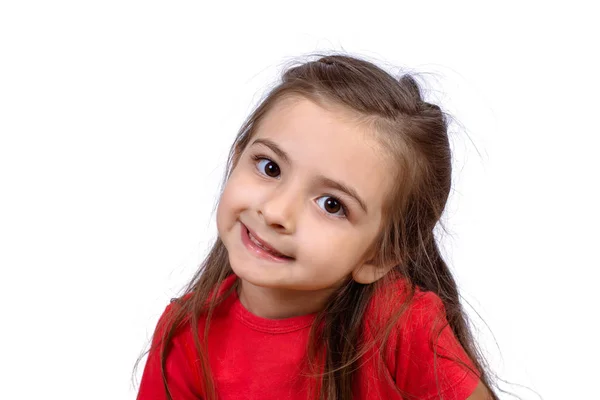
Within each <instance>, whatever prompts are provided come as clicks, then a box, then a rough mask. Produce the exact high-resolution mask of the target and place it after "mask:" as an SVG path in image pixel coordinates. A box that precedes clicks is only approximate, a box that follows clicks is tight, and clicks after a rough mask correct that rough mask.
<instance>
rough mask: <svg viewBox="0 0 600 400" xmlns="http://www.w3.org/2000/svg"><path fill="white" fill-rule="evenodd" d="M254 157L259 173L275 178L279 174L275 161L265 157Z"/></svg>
mask: <svg viewBox="0 0 600 400" xmlns="http://www.w3.org/2000/svg"><path fill="white" fill-rule="evenodd" d="M254 159H255V160H256V161H258V162H257V164H256V168H257V169H258V171H259V172H260V173H261V174H263V175H266V176H268V177H270V178H277V177H278V176H279V175H280V174H281V171H280V170H279V165H277V163H275V162H274V161H272V160H269V159H268V158H265V157H255V158H254Z"/></svg>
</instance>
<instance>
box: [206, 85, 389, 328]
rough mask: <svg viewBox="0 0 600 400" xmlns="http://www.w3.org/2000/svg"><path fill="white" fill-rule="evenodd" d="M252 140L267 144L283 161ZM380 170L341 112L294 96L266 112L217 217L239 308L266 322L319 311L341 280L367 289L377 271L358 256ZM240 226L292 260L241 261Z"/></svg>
mask: <svg viewBox="0 0 600 400" xmlns="http://www.w3.org/2000/svg"><path fill="white" fill-rule="evenodd" d="M256 140H259V142H260V141H269V143H273V144H275V145H276V146H277V147H278V148H279V149H281V151H283V152H285V153H286V156H287V157H282V156H281V154H277V153H276V152H275V151H273V149H272V148H270V147H269V146H267V145H265V144H263V143H256V142H255V141H256ZM256 156H260V157H265V159H261V160H256V159H254V158H253V157H256ZM285 158H287V160H285ZM271 161H273V162H274V163H276V165H277V166H278V169H279V172H280V173H279V175H278V176H276V177H274V176H268V175H267V172H269V171H266V169H265V168H269V167H273V164H271V165H268V164H269V163H270V162H271ZM388 168H389V166H388V165H387V164H386V156H385V153H384V151H383V150H382V149H381V148H380V146H379V144H378V142H377V141H376V140H375V138H374V137H373V135H372V133H371V132H366V131H365V130H364V129H362V128H361V127H360V125H358V124H357V123H356V122H353V116H352V115H351V114H350V113H349V112H347V111H346V110H344V109H341V108H333V107H331V108H329V109H324V108H322V107H320V106H319V105H317V104H315V103H313V102H311V101H309V100H307V99H305V98H297V97H295V98H288V99H285V100H282V101H280V102H279V103H278V104H277V105H275V107H273V108H272V109H271V110H270V112H269V113H267V115H265V117H264V119H263V120H262V122H261V124H260V126H259V127H258V129H257V132H256V134H255V136H254V137H253V138H252V140H251V142H250V144H249V145H248V146H247V148H246V149H245V150H244V151H243V153H242V154H241V155H240V157H239V160H238V162H237V164H236V166H235V168H234V170H233V171H232V174H231V176H230V178H229V180H228V182H227V184H226V186H225V188H224V192H223V195H222V197H221V199H220V202H219V207H218V209H217V228H218V232H219V235H220V237H221V239H222V241H223V243H224V244H225V247H226V248H227V251H228V253H229V260H230V263H231V267H232V269H233V271H234V272H235V273H236V275H237V276H238V277H239V278H240V279H241V289H240V299H241V301H242V304H244V306H246V308H248V310H249V311H251V312H252V313H254V314H256V315H258V316H262V317H266V318H287V317H291V316H296V315H304V314H309V313H312V312H316V311H318V310H320V309H322V308H323V307H324V304H325V301H326V299H327V298H328V296H329V295H330V294H331V293H332V292H333V291H334V290H335V289H336V288H337V287H338V286H339V285H341V284H342V283H343V282H344V280H345V279H347V278H349V277H351V278H352V279H355V280H357V281H359V282H362V283H371V282H373V281H375V280H377V279H379V278H380V277H381V276H383V274H384V273H385V272H386V268H384V267H382V266H375V265H373V264H370V263H369V261H368V259H369V257H368V254H367V253H366V252H367V249H368V247H369V246H370V245H371V243H373V241H374V240H375V238H376V235H377V234H378V233H379V230H380V226H381V221H382V211H383V204H384V200H385V198H386V196H387V195H388V193H389V191H390V189H391V184H392V182H391V177H390V174H385V173H381V172H382V171H385V170H386V169H388ZM320 175H323V176H325V177H326V178H328V179H330V180H333V181H336V182H339V183H343V184H344V185H346V186H348V187H352V188H353V190H354V191H355V192H356V194H357V195H358V197H359V198H360V199H361V200H362V202H363V204H364V205H365V207H366V210H364V209H363V207H362V206H361V205H360V203H359V202H358V201H357V200H356V199H355V198H354V197H352V196H349V195H348V194H346V193H344V192H342V191H341V190H339V189H338V188H334V187H332V185H330V184H327V183H326V182H319V176H320ZM331 197H334V198H335V199H338V200H339V201H341V203H343V204H344V206H345V207H346V208H347V210H348V215H347V216H344V215H343V210H337V209H336V207H326V205H325V201H327V200H330V201H331V200H333V199H331ZM333 204H339V203H335V201H334V203H333ZM332 210H333V212H330V211H332ZM242 223H243V224H244V225H246V226H247V227H248V228H250V229H251V230H252V231H254V232H255V233H256V234H257V235H258V236H259V237H260V238H262V239H263V240H265V241H267V242H268V243H269V244H271V245H272V246H273V247H274V248H276V249H277V250H279V251H280V252H282V253H284V254H287V255H290V256H292V257H293V260H291V261H290V262H287V263H277V262H272V261H268V260H264V259H261V258H258V257H256V256H255V255H254V254H253V253H252V252H249V251H248V249H247V248H246V247H245V246H244V245H243V243H242V240H241V230H242Z"/></svg>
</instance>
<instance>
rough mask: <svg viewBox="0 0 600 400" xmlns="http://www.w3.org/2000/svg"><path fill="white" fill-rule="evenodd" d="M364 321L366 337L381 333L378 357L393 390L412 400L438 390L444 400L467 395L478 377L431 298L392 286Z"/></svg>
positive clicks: (402, 283) (400, 283)
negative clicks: (396, 389)
mask: <svg viewBox="0 0 600 400" xmlns="http://www.w3.org/2000/svg"><path fill="white" fill-rule="evenodd" d="M369 318H370V323H369V324H370V326H369V327H368V331H370V332H386V333H387V338H386V339H387V340H385V341H384V342H382V343H384V345H385V347H384V348H382V355H383V356H384V362H385V364H386V366H387V369H388V371H389V373H390V375H391V377H392V378H393V380H394V382H395V384H396V386H397V387H398V389H400V390H401V391H403V392H406V393H411V394H414V395H416V396H417V398H433V397H435V396H436V393H437V392H438V389H439V391H440V392H441V393H442V394H443V395H444V398H446V397H447V398H461V397H460V396H462V395H464V397H462V398H463V399H464V398H467V397H468V395H469V394H470V393H472V391H473V390H474V388H475V386H476V385H477V382H478V381H479V375H480V374H479V372H478V371H477V370H476V369H475V367H474V364H473V363H472V361H471V360H470V358H469V356H468V355H467V353H466V351H465V350H464V348H463V347H462V345H461V344H460V341H459V340H458V338H457V336H456V335H455V333H454V332H453V330H452V328H451V326H450V325H449V323H448V320H447V317H446V310H445V306H444V302H443V301H442V300H441V298H440V297H439V296H438V295H437V294H436V293H434V292H430V291H425V290H422V289H421V288H419V287H411V285H410V284H409V283H408V282H407V281H406V280H403V279H398V280H395V281H393V282H390V283H388V284H386V285H385V287H384V288H378V290H377V291H376V293H375V294H374V295H373V297H372V301H371V304H370V307H369ZM373 324H375V325H376V326H373ZM375 329H376V330H375ZM372 337H373V338H374V337H376V336H375V335H372ZM438 384H439V386H438ZM457 394H458V397H453V396H455V395H457ZM429 396H432V397H429Z"/></svg>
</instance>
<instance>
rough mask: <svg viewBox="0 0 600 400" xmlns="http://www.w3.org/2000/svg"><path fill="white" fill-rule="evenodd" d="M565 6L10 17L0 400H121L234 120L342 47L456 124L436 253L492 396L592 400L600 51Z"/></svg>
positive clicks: (124, 5) (154, 7) (198, 243)
mask: <svg viewBox="0 0 600 400" xmlns="http://www.w3.org/2000/svg"><path fill="white" fill-rule="evenodd" d="M449 3H452V4H449ZM590 3H591V2H590ZM567 4H568V6H562V5H561V6H558V5H553V4H548V3H546V2H539V3H534V2H514V4H509V2H506V1H505V2H497V3H496V4H493V5H492V4H484V2H478V3H476V2H472V3H465V2H443V3H442V2H440V3H431V2H418V1H412V2H401V1H394V2H391V1H390V2H379V1H369V2H365V3H357V4H351V3H349V2H322V3H321V2H317V1H303V2H272V3H268V2H260V1H253V2H239V3H238V4H231V3H221V4H219V5H216V4H202V3H201V2H190V1H187V2H184V1H172V2H166V1H123V0H120V1H102V2H100V1H97V2H90V1H87V2H82V1H70V2H68V1H52V2H41V1H38V2H32V1H5V2H2V3H1V5H0V301H1V303H0V304H1V307H2V308H1V318H2V319H1V322H0V323H1V328H0V346H1V347H0V348H1V353H0V393H2V394H1V395H0V397H2V398H7V399H8V398H10V399H39V398H51V399H54V398H56V399H58V398H60V399H131V400H132V399H134V398H135V390H136V389H135V387H134V386H133V385H132V382H131V379H130V378H131V374H132V368H133V365H134V362H135V360H136V358H137V357H138V356H139V355H140V354H141V352H142V351H143V350H144V349H145V347H146V345H147V343H148V339H149V337H150V335H151V333H152V330H153V329H154V324H155V323H156V321H157V318H158V316H159V315H160V313H161V312H162V311H163V309H164V307H165V306H166V304H167V302H168V299H169V298H170V297H173V296H175V295H177V293H178V292H179V290H180V289H181V288H182V287H183V285H184V284H185V283H186V282H187V280H189V279H190V278H191V276H192V274H193V272H194V270H195V269H196V266H197V265H198V263H199V262H200V260H201V259H202V256H203V255H204V254H205V251H206V247H207V245H208V243H209V242H210V241H211V238H212V237H214V235H215V226H214V223H213V219H214V214H212V208H213V206H214V204H215V201H216V197H217V193H218V188H219V183H220V180H221V176H222V173H223V167H224V163H225V159H226V154H227V151H228V149H229V146H230V144H231V141H232V139H233V137H234V135H235V133H236V131H237V129H238V128H239V126H240V125H241V123H242V121H243V119H244V118H245V117H246V116H247V115H248V113H249V112H250V111H251V109H252V107H253V106H254V105H255V104H256V101H258V100H259V98H260V97H261V96H262V95H263V93H264V92H265V90H267V88H268V87H269V85H270V84H272V83H273V82H275V80H276V79H277V75H278V73H279V72H280V70H281V66H282V65H283V64H284V63H286V62H288V61H290V60H292V59H296V58H298V57H301V56H302V55H304V54H306V53H309V52H313V51H317V50H323V51H327V50H346V51H348V52H351V53H353V54H356V55H361V56H365V57H370V58H371V59H372V60H375V61H380V62H381V63H384V62H385V63H389V65H391V66H396V67H399V68H404V69H408V70H414V71H418V72H422V73H424V74H423V78H424V81H425V87H426V89H427V92H426V93H427V97H428V99H429V100H431V101H435V102H440V103H441V105H442V107H444V109H446V110H447V111H448V112H450V113H452V114H453V115H454V117H455V118H456V120H457V121H459V122H460V124H454V125H453V126H452V129H451V130H452V132H451V134H452V142H453V147H454V149H455V155H456V160H455V173H456V175H455V188H454V189H455V190H454V192H453V194H452V198H451V202H450V204H449V205H448V213H447V215H446V224H447V227H448V230H449V233H450V234H449V235H445V236H444V237H443V246H444V249H445V252H446V254H447V256H448V262H449V263H450V264H451V265H452V267H453V268H454V270H455V271H456V275H457V279H458V281H459V283H460V288H461V290H462V293H463V295H464V297H465V298H466V299H467V300H468V301H469V302H470V303H471V305H472V306H473V307H474V310H472V309H469V313H470V315H472V316H473V318H474V324H475V326H476V328H477V331H478V332H479V333H478V336H479V338H480V341H481V344H482V346H483V348H484V349H485V351H486V353H488V354H489V357H490V362H491V365H492V367H493V369H494V370H495V371H496V372H497V373H498V375H499V376H500V377H501V378H503V379H505V380H508V381H510V382H512V383H514V385H503V386H502V387H503V388H505V389H507V390H510V391H513V392H515V393H518V394H520V395H521V396H522V397H523V398H526V399H536V398H538V395H537V394H536V393H533V392H532V391H530V390H527V389H525V388H522V387H520V386H519V385H524V386H527V387H529V388H531V389H533V390H535V391H536V392H537V393H538V394H539V395H541V396H542V397H543V398H544V399H567V398H568V399H574V398H586V399H590V398H596V399H600V396H599V395H598V389H597V386H596V382H597V380H598V375H599V374H600V367H599V364H598V360H599V359H600V352H599V350H598V346H597V338H598V328H600V326H599V323H598V319H599V316H600V313H599V312H598V310H597V308H598V306H599V305H600V304H599V301H598V298H597V286H598V285H597V279H598V277H599V273H598V268H599V267H600V262H599V261H598V256H597V242H598V239H599V235H598V223H599V222H600V220H599V217H598V206H599V205H600V198H599V195H598V182H599V179H598V177H597V175H598V173H599V172H600V168H599V166H598V161H597V160H598V159H597V156H598V145H599V144H600V140H599V139H598V138H599V136H600V132H599V130H600V129H599V128H598V115H599V114H598V105H599V104H598V103H599V102H598V97H597V96H598V90H599V89H600V85H599V78H598V71H599V70H600V65H599V63H598V58H597V56H598V37H600V32H599V29H598V25H597V18H596V17H597V13H595V12H594V11H593V10H592V8H591V6H587V5H585V4H584V3H583V2H577V1H570V2H568V3H567ZM380 65H383V64H380ZM475 311H477V312H478V313H479V314H480V315H481V317H482V319H480V318H479V317H477V315H476V313H475ZM484 322H485V323H484ZM486 323H487V325H488V326H489V328H488V326H486V325H485V324H486ZM142 367H143V364H142V365H141V366H140V370H139V372H141V370H142ZM138 377H139V374H138ZM501 398H503V399H504V398H510V397H509V396H507V395H501Z"/></svg>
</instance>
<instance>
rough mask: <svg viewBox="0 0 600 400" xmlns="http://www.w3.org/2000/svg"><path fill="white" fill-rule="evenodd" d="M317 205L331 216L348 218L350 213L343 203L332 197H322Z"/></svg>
mask: <svg viewBox="0 0 600 400" xmlns="http://www.w3.org/2000/svg"><path fill="white" fill-rule="evenodd" d="M317 204H318V205H319V206H320V207H321V208H322V209H323V210H325V211H326V212H327V213H329V214H331V215H335V216H336V217H347V216H348V212H347V211H346V207H345V206H344V204H342V202H341V201H339V200H338V199H336V198H335V197H332V196H322V197H319V198H318V199H317Z"/></svg>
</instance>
